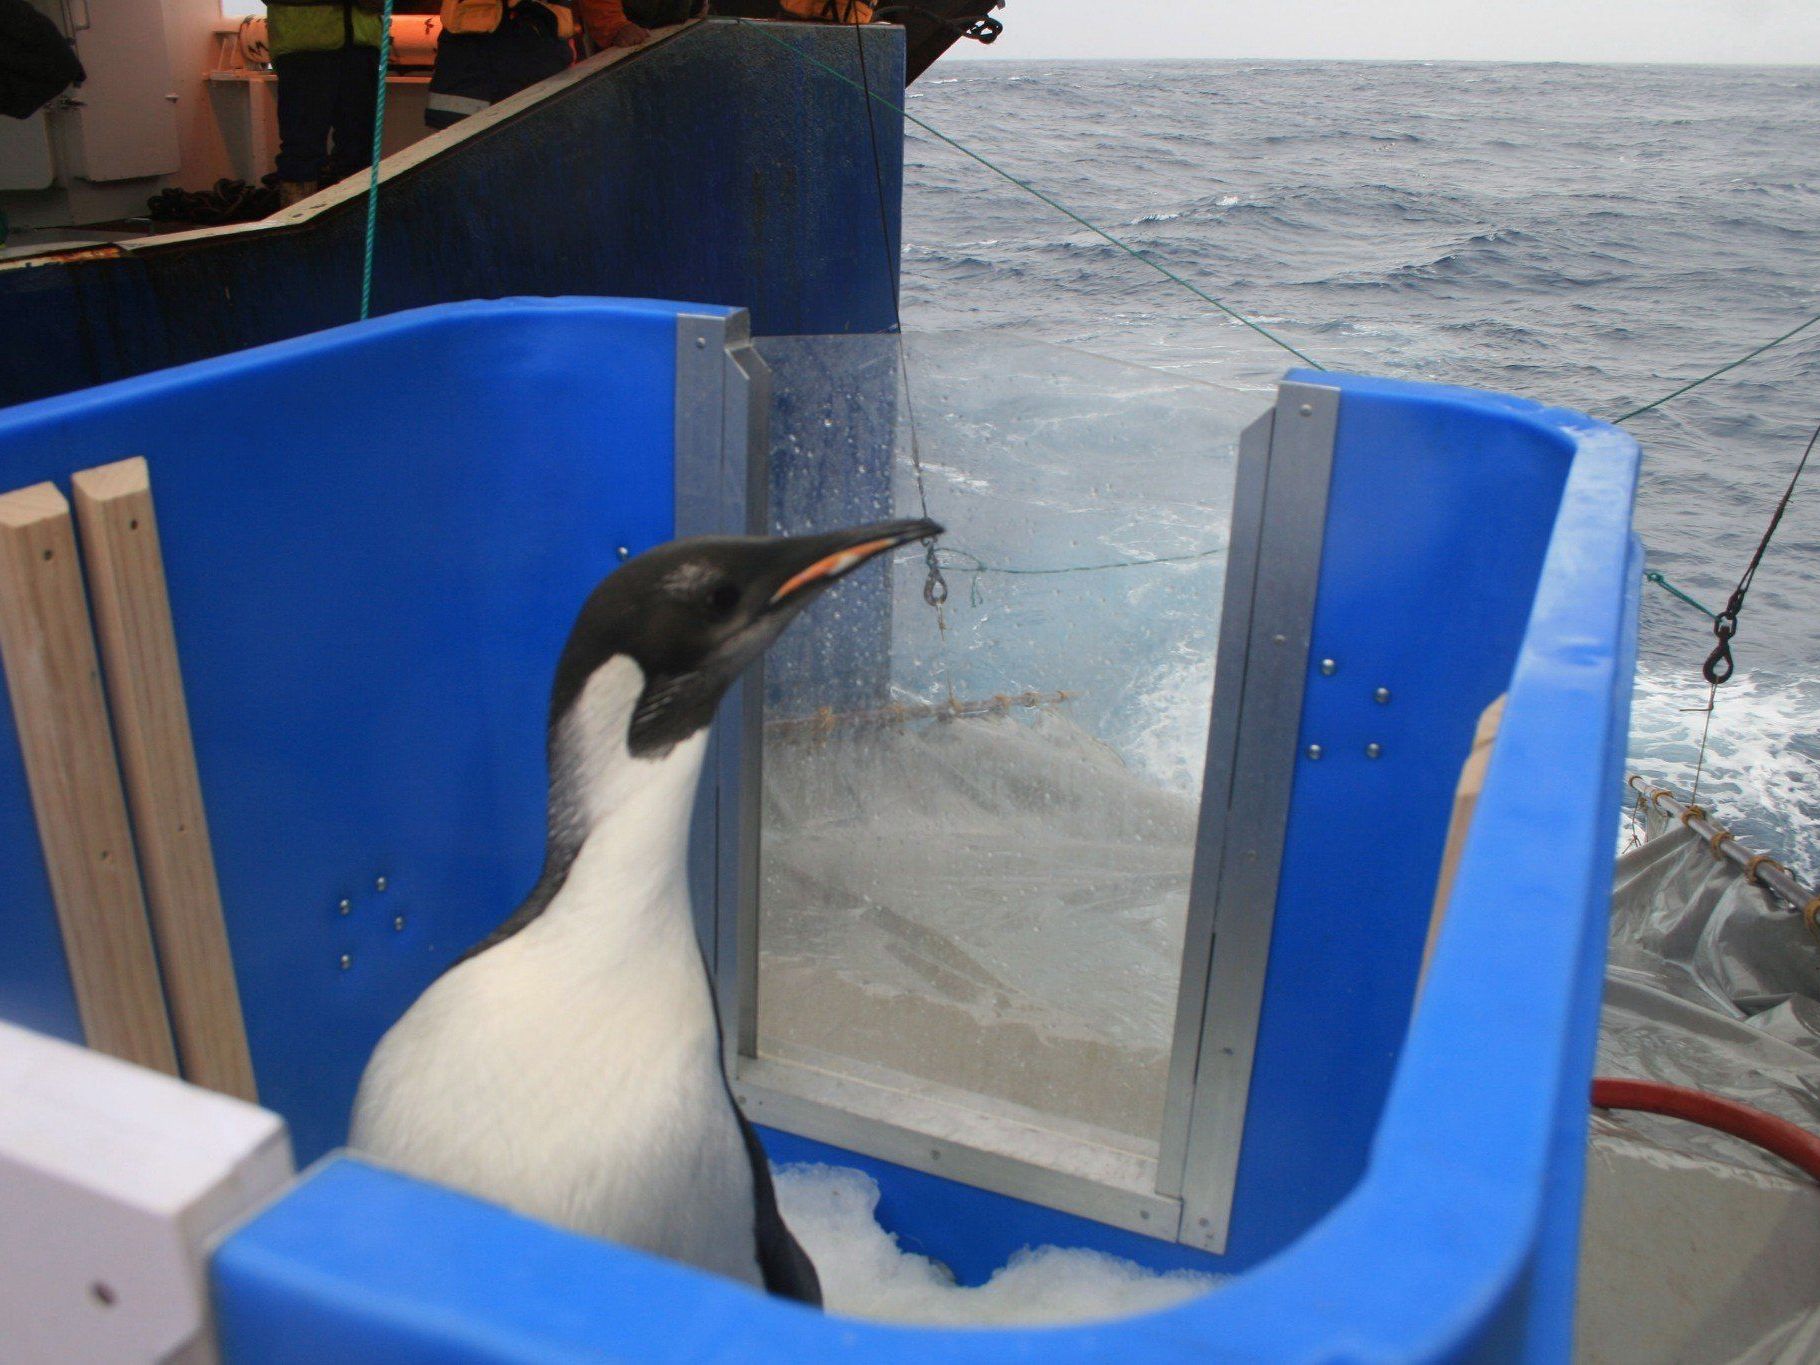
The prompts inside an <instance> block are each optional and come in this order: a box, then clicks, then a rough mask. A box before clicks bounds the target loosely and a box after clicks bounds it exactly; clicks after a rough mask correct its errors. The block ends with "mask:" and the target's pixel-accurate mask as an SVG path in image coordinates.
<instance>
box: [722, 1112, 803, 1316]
mask: <svg viewBox="0 0 1820 1365" xmlns="http://www.w3.org/2000/svg"><path fill="white" fill-rule="evenodd" d="M730 1098H731V1097H729V1099H730ZM733 1112H734V1114H735V1115H736V1116H737V1117H738V1118H739V1132H740V1136H741V1137H743V1138H745V1140H746V1155H747V1156H748V1157H750V1158H751V1160H752V1204H753V1207H754V1209H755V1211H756V1224H757V1232H758V1268H759V1271H760V1273H761V1274H763V1275H764V1277H765V1289H766V1290H767V1291H769V1292H770V1293H773V1294H776V1295H777V1296H778V1297H780V1298H785V1299H795V1300H796V1301H797V1302H798V1303H806V1304H808V1305H809V1306H810V1307H812V1308H820V1307H821V1306H822V1282H821V1278H820V1277H819V1276H818V1275H817V1274H816V1273H815V1262H813V1261H811V1260H810V1259H809V1253H808V1252H806V1251H804V1250H803V1248H802V1244H801V1243H800V1242H798V1241H797V1240H796V1234H795V1233H793V1232H791V1231H790V1228H789V1225H788V1224H786V1223H785V1222H784V1216H783V1214H781V1213H779V1212H778V1211H777V1191H776V1190H775V1189H773V1188H772V1185H771V1162H770V1159H769V1158H767V1157H766V1156H765V1149H764V1147H763V1146H762V1145H761V1144H760V1143H759V1140H758V1133H757V1132H756V1131H755V1130H754V1129H753V1127H752V1125H751V1124H750V1123H748V1122H747V1121H746V1116H745V1115H744V1114H742V1113H740V1112H739V1106H738V1105H734V1107H733Z"/></svg>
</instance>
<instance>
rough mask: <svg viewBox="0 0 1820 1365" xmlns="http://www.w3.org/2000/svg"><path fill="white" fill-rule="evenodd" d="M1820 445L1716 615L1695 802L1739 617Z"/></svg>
mask: <svg viewBox="0 0 1820 1365" xmlns="http://www.w3.org/2000/svg"><path fill="white" fill-rule="evenodd" d="M1817 442H1820V426H1816V427H1815V428H1814V434H1813V435H1812V436H1809V437H1808V438H1807V446H1806V448H1805V449H1803V450H1802V452H1801V459H1800V460H1799V461H1798V462H1797V463H1796V464H1795V472H1794V474H1793V475H1791V476H1790V478H1789V481H1788V487H1787V488H1785V489H1783V490H1782V496H1781V498H1780V499H1778V500H1777V502H1776V510H1775V511H1773V512H1771V513H1770V516H1769V525H1767V526H1765V527H1764V528H1763V535H1762V536H1761V538H1759V539H1758V541H1757V549H1756V551H1755V553H1753V554H1752V555H1751V557H1750V563H1749V564H1748V565H1746V566H1745V569H1744V573H1743V574H1742V575H1741V576H1740V577H1739V579H1738V586H1737V587H1735V588H1733V589H1732V594H1731V596H1730V597H1729V598H1727V599H1726V602H1725V607H1724V609H1723V610H1722V611H1718V612H1714V613H1713V614H1712V617H1713V637H1714V638H1715V640H1717V642H1718V643H1716V644H1715V645H1714V646H1713V650H1712V653H1711V654H1708V655H1707V656H1706V662H1705V663H1704V664H1702V665H1701V666H1700V676H1701V677H1703V678H1705V679H1706V683H1707V689H1706V708H1705V709H1706V720H1705V723H1704V724H1702V725H1701V727H1700V754H1699V757H1698V758H1697V759H1696V761H1695V763H1694V786H1693V800H1694V801H1696V802H1698V801H1699V799H1700V778H1701V776H1702V774H1704V773H1705V771H1706V742H1707V738H1708V737H1709V736H1710V735H1711V733H1712V728H1713V708H1714V706H1715V705H1716V704H1717V702H1718V700H1719V688H1720V687H1721V686H1722V685H1724V684H1725V683H1728V682H1730V681H1731V679H1732V674H1733V673H1734V672H1735V665H1734V664H1733V662H1732V639H1733V637H1735V636H1736V635H1737V633H1738V617H1739V616H1740V615H1741V614H1742V613H1743V611H1744V599H1745V597H1746V596H1748V595H1749V593H1750V590H1751V584H1752V583H1753V582H1755V581H1756V577H1757V568H1758V566H1759V565H1761V564H1762V563H1763V556H1764V554H1765V553H1766V552H1767V551H1768V550H1769V544H1770V541H1772V540H1774V539H1775V537H1776V531H1777V530H1778V529H1779V528H1780V527H1781V525H1782V516H1783V514H1784V513H1785V512H1787V511H1788V504H1789V502H1790V501H1791V500H1792V499H1793V498H1794V496H1795V489H1796V488H1797V487H1798V486H1799V485H1800V483H1801V476H1802V475H1803V474H1805V473H1806V472H1807V461H1808V457H1809V456H1811V455H1812V454H1813V453H1814V446H1815V444H1816V443H1817Z"/></svg>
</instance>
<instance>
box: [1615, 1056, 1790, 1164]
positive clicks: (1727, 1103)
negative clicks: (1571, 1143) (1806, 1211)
mask: <svg viewBox="0 0 1820 1365" xmlns="http://www.w3.org/2000/svg"><path fill="white" fill-rule="evenodd" d="M1592 1102H1593V1104H1594V1105H1596V1106H1597V1107H1598V1108H1600V1109H1637V1110H1641V1111H1643V1112H1644V1113H1646V1114H1666V1115H1668V1116H1669V1117H1670V1118H1676V1119H1686V1120H1687V1121H1688V1122H1689V1123H1698V1124H1701V1125H1702V1126H1704V1127H1707V1128H1713V1129H1716V1130H1718V1131H1719V1132H1721V1133H1730V1134H1731V1135H1732V1136H1733V1137H1735V1138H1742V1139H1743V1140H1744V1141H1746V1142H1749V1143H1752V1144H1754V1145H1755V1146H1758V1147H1761V1148H1762V1149H1763V1150H1764V1151H1766V1152H1773V1153H1774V1154H1775V1155H1777V1156H1779V1157H1781V1158H1782V1159H1783V1160H1784V1161H1786V1162H1788V1163H1789V1164H1790V1165H1791V1166H1795V1167H1798V1168H1800V1169H1801V1170H1802V1171H1804V1172H1806V1173H1807V1175H1808V1176H1810V1177H1811V1178H1812V1179H1814V1180H1817V1181H1820V1137H1815V1136H1814V1135H1813V1134H1812V1133H1810V1132H1808V1131H1807V1130H1806V1129H1804V1128H1797V1127H1796V1126H1795V1125H1794V1124H1792V1123H1790V1122H1789V1121H1788V1120H1786V1119H1779V1118H1777V1117H1776V1116H1775V1115H1774V1114H1766V1113H1764V1112H1763V1111H1762V1110H1761V1109H1752V1108H1751V1107H1750V1106H1749V1105H1748V1104H1739V1103H1738V1102H1737V1101H1736V1100H1726V1099H1721V1098H1719V1096H1717V1095H1709V1094H1707V1093H1706V1092H1705V1091H1704V1090H1688V1089H1685V1088H1684V1087H1682V1086H1678V1085H1662V1084H1660V1083H1659V1082H1656V1081H1621V1080H1615V1079H1613V1078H1611V1077H1600V1078H1599V1079H1597V1080H1595V1081H1594V1082H1593V1083H1592Z"/></svg>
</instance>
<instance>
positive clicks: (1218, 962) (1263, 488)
mask: <svg viewBox="0 0 1820 1365" xmlns="http://www.w3.org/2000/svg"><path fill="white" fill-rule="evenodd" d="M1339 404H1340V395H1339V390H1337V389H1332V388H1326V387H1323V386H1321V385H1317V384H1292V383H1286V384H1283V385H1281V386H1279V388H1278V391H1277V405H1276V409H1275V411H1274V412H1272V413H1270V414H1267V415H1266V416H1264V417H1262V418H1260V419H1259V420H1258V421H1257V422H1255V423H1254V424H1253V425H1252V426H1251V427H1250V428H1248V429H1247V430H1246V432H1245V433H1244V436H1243V437H1242V438H1241V440H1240V443H1239V473H1238V482H1237V485H1236V486H1235V489H1234V496H1233V528H1232V542H1231V544H1232V549H1231V554H1230V558H1229V560H1228V565H1227V572H1226V595H1225V604H1224V608H1223V614H1222V616H1221V624H1220V647H1219V648H1220V652H1219V658H1218V660H1217V662H1216V665H1215V678H1214V689H1213V696H1214V712H1213V720H1212V726H1211V729H1210V731H1209V734H1208V741H1207V769H1206V780H1205V783H1204V785H1203V787H1202V794H1201V822H1200V829H1199V832H1198V836H1197V839H1196V847H1195V867H1194V878H1193V882H1192V884H1191V887H1190V890H1189V899H1188V929H1187V938H1186V944H1187V947H1186V951H1185V953H1184V957H1183V969H1182V984H1181V991H1180V994H1179V996H1178V1004H1177V1012H1176V1033H1175V1045H1174V1049H1173V1052H1172V1054H1171V1058H1170V1085H1169V1097H1168V1101H1167V1105H1166V1108H1165V1114H1164V1130H1163V1145H1162V1154H1161V1163H1160V1166H1159V1172H1158V1175H1159V1179H1158V1187H1159V1192H1161V1193H1164V1194H1180V1195H1181V1197H1182V1229H1181V1235H1180V1240H1181V1241H1183V1242H1184V1243H1187V1244H1188V1245H1191V1246H1198V1247H1201V1248H1203V1249H1205V1250H1209V1251H1224V1250H1225V1247H1226V1241H1227V1235H1228V1232H1229V1229H1230V1224H1231V1217H1232V1202H1233V1194H1234V1191H1235V1189H1236V1183H1237V1177H1238V1165H1239V1152H1240V1146H1241V1143H1242V1141H1243V1138H1244V1132H1245V1110H1246V1100H1247V1096H1248V1094H1249V1091H1250V1088H1251V1068H1252V1060H1253V1055H1254V1053H1255V1050H1256V1046H1257V1035H1258V1022H1259V1015H1260V1013H1261V1011H1262V1008H1263V999H1264V977H1265V973H1266V970H1267V969H1268V966H1269V959H1270V931H1271V924H1272V921H1273V918H1274V916H1275V910H1276V896H1277V882H1278V875H1279V872H1280V870H1281V865H1282V859H1283V845H1284V836H1285V834H1286V831H1287V826H1288V820H1289V801H1290V795H1291V792H1292V789H1293V785H1294V778H1295V768H1296V762H1297V756H1296V740H1297V733H1298V730H1299V727H1300V724H1301V714H1302V689H1303V683H1304V681H1305V678H1306V675H1307V672H1308V651H1309V645H1310V640H1311V637H1312V634H1313V629H1314V608H1315V593H1316V588H1317V586H1318V583H1319V579H1320V570H1321V551H1322V541H1323V536H1324V531H1325V523H1326V514H1327V491H1328V483H1329V479H1330V477H1331V474H1332V468H1333V445H1334V433H1335V430H1336V428H1337V425H1338V419H1339Z"/></svg>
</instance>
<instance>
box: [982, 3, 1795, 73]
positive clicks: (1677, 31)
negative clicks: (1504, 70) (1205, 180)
mask: <svg viewBox="0 0 1820 1365" xmlns="http://www.w3.org/2000/svg"><path fill="white" fill-rule="evenodd" d="M998 17H999V18H1000V19H1001V20H1003V21H1004V24H1005V35H1004V37H1003V38H1001V39H1000V40H999V41H998V42H997V43H996V44H994V45H993V46H992V47H991V48H982V47H981V46H980V45H979V44H977V43H961V44H958V45H957V46H956V47H955V48H954V49H953V50H952V52H951V53H950V54H949V55H950V58H952V57H969V58H973V57H977V58H982V59H986V60H990V59H993V58H1016V57H1042V58H1050V57H1124V58H1142V57H1325V58H1335V57H1377V58H1411V59H1432V60H1441V59H1447V58H1465V59H1475V60H1490V61H1581V62H1762V63H1772V62H1807V63H1820V0H1238V2H1237V3H1233V2H1232V0H1228V2H1227V3H1208V0H1009V3H1008V4H1007V6H1006V8H1004V9H1002V10H1000V11H999V12H998Z"/></svg>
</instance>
